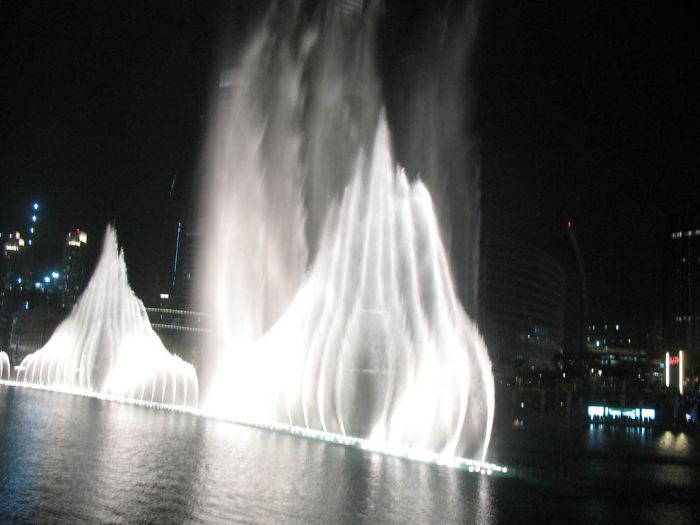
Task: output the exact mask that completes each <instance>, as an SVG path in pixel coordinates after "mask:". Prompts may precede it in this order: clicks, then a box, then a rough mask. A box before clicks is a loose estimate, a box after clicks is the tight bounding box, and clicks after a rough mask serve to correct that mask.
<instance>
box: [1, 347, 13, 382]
mask: <svg viewBox="0 0 700 525" xmlns="http://www.w3.org/2000/svg"><path fill="white" fill-rule="evenodd" d="M11 374H12V371H11V368H10V358H9V357H8V355H7V352H0V381H2V380H5V379H10V376H11Z"/></svg>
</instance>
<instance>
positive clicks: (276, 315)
mask: <svg viewBox="0 0 700 525" xmlns="http://www.w3.org/2000/svg"><path fill="white" fill-rule="evenodd" d="M351 4H352V5H351ZM321 5H323V3H321ZM338 5H343V6H344V7H345V8H348V9H349V7H352V6H355V7H353V8H352V9H350V10H349V11H348V9H335V7H337V6H336V5H335V4H332V5H331V4H329V5H328V6H326V7H327V8H328V9H323V8H319V9H317V10H316V11H314V12H313V13H312V16H311V17H310V18H309V14H308V13H305V12H304V11H303V10H302V9H301V3H298V2H290V3H288V4H284V3H282V4H275V6H274V7H273V9H272V11H271V12H270V13H269V14H268V17H267V19H266V21H265V23H264V24H263V26H262V28H261V29H260V30H259V31H258V33H257V34H256V35H255V37H254V38H253V40H252V42H251V43H250V45H249V47H248V49H247V51H246V53H245V55H244V58H243V65H242V67H241V68H240V69H239V70H238V73H237V77H238V78H237V79H236V82H235V85H236V90H235V92H234V93H233V98H232V100H231V101H230V102H231V104H230V111H220V112H219V114H218V117H217V119H216V122H215V125H214V128H213V131H212V134H211V137H210V143H209V145H208V147H207V151H208V159H207V176H206V179H205V184H204V189H203V193H202V210H203V212H202V213H201V216H202V218H203V221H202V225H201V226H202V231H206V232H207V235H206V238H207V240H208V241H209V243H208V244H206V245H204V246H202V250H201V254H202V255H201V256H202V270H203V271H202V274H203V275H204V276H206V278H205V280H204V282H202V283H200V285H201V290H202V297H201V300H202V301H203V307H204V308H205V309H207V310H213V314H214V318H215V324H216V326H214V327H213V328H214V330H213V333H214V334H215V335H214V337H213V338H212V339H211V340H209V341H208V343H209V347H208V348H209V349H208V351H207V362H205V363H203V364H204V365H205V366H206V365H208V366H209V369H208V370H205V372H204V376H200V377H199V381H198V378H197V374H196V373H195V369H194V367H193V366H192V365H191V364H189V363H186V362H184V361H182V360H181V359H180V358H179V357H177V356H175V355H173V354H171V353H169V352H168V351H167V350H166V348H165V347H164V346H163V344H162V343H161V341H160V339H159V338H158V336H157V335H156V334H155V332H154V331H153V329H152V327H151V326H150V323H149V321H148V318H147V315H146V311H145V308H144V306H143V304H142V302H141V301H140V300H139V299H138V298H137V297H136V296H135V295H134V293H133V291H132V290H131V288H130V287H129V284H128V280H127V275H126V266H125V262H124V255H123V252H121V251H120V250H119V248H118V245H117V238H116V232H115V231H114V229H113V228H112V227H108V228H107V231H106V234H105V240H104V246H103V251H102V255H101V258H100V260H99V263H98V265H97V267H96V269H95V272H94V274H93V276H92V278H91V280H90V282H89V284H88V286H87V288H86V290H85V291H84V292H83V294H82V295H81V297H80V298H79V300H78V302H77V304H76V305H75V307H74V309H73V311H72V312H71V313H70V315H69V316H68V318H67V319H66V320H65V321H63V323H61V325H59V327H58V328H57V329H56V332H55V333H54V335H53V336H52V337H51V339H50V340H49V341H48V343H47V344H46V345H45V346H44V347H43V348H41V349H39V350H38V351H36V352H34V353H33V354H30V355H28V356H26V357H25V358H24V360H23V361H22V363H21V364H20V366H18V367H17V368H16V371H17V374H16V379H15V380H14V381H8V380H7V379H8V378H9V360H8V359H7V355H6V354H5V353H0V383H4V384H13V385H19V386H28V387H34V388H45V389H50V390H58V391H64V392H68V393H73V394H80V395H88V396H93V397H98V398H101V399H109V400H116V401H122V402H129V403H136V404H142V405H146V406H153V407H157V408H171V409H177V410H180V411H184V412H189V413H194V414H201V415H205V416H211V417H217V418H222V419H227V420H232V421H235V422H239V423H244V424H249V425H254V426H257V427H262V428H269V429H273V430H278V431H284V432H289V433H292V434H294V435H301V436H305V437H309V438H313V439H321V440H324V441H328V442H332V443H340V444H344V445H351V446H358V447H361V448H363V449H366V450H371V451H378V452H381V453H384V454H392V455H396V456H400V457H405V458H409V459H413V460H418V461H428V462H436V463H440V464H444V465H449V466H452V467H458V468H468V469H469V470H470V471H478V472H482V473H485V474H491V473H492V471H496V472H506V470H507V469H505V467H500V466H498V465H493V464H490V463H486V462H484V459H485V457H486V452H487V449H488V445H489V441H490V437H491V427H492V424H493V414H494V384H493V376H492V374H491V364H490V361H489V358H488V353H487V350H486V347H485V345H484V342H483V339H482V338H481V336H480V334H479V332H478V329H477V327H476V325H475V324H474V323H473V322H472V320H471V319H470V318H469V316H468V315H467V314H466V313H465V310H464V308H463V306H462V304H461V303H460V300H459V298H458V295H457V292H456V287H455V283H454V281H453V278H452V270H451V267H450V266H451V265H450V262H449V257H448V251H447V250H446V249H445V246H444V243H443V235H444V233H443V231H442V230H441V228H440V225H439V219H438V216H439V214H437V213H436V210H435V209H434V207H433V200H432V198H431V194H430V192H429V190H428V188H427V186H426V185H424V183H423V182H421V180H413V181H411V180H409V178H408V176H407V175H406V173H405V172H404V170H403V169H402V168H401V167H399V166H398V165H397V163H396V161H395V159H394V156H393V152H392V146H391V140H390V132H389V126H388V123H387V118H386V116H385V113H384V111H383V110H382V106H383V104H382V102H381V97H380V89H379V87H378V85H379V82H378V80H377V78H376V74H375V66H374V62H373V60H372V56H373V49H374V48H373V38H372V35H373V32H374V23H373V20H374V13H372V9H371V8H370V9H369V14H366V15H362V14H361V13H360V12H359V11H358V10H357V9H356V7H357V6H356V4H353V3H350V4H347V5H346V4H343V3H341V4H338ZM334 6H335V7H334ZM473 200H475V199H474V198H472V199H471V201H473ZM471 213H473V214H474V213H476V212H471ZM477 215H478V213H477ZM443 220H444V219H443ZM477 223H478V221H476V222H474V224H477ZM475 238H478V235H474V232H471V234H470V239H471V241H470V245H471V244H472V241H473V239H475ZM472 281H473V279H471V280H470V281H469V282H472ZM471 294H472V295H473V290H471ZM199 384H203V385H205V386H206V387H207V390H206V396H203V400H202V401H201V402H200V396H199ZM462 455H466V456H468V457H469V458H478V459H467V458H465V457H462Z"/></svg>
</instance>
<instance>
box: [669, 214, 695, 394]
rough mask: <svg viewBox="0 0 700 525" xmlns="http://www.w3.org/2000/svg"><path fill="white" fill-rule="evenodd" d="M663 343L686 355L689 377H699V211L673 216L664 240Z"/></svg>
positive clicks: (670, 349)
mask: <svg viewBox="0 0 700 525" xmlns="http://www.w3.org/2000/svg"><path fill="white" fill-rule="evenodd" d="M665 274H666V280H665V293H664V295H665V297H664V299H665V300H664V345H665V347H666V351H668V352H670V353H671V354H673V355H678V352H679V351H681V350H682V351H684V352H685V355H686V359H687V361H686V365H685V366H686V368H685V370H686V374H687V375H686V377H690V378H695V379H694V380H695V381H697V376H700V211H698V210H694V211H690V212H687V213H685V214H683V215H679V216H676V217H673V218H672V219H671V220H670V221H669V228H668V230H667V233H666V239H665Z"/></svg>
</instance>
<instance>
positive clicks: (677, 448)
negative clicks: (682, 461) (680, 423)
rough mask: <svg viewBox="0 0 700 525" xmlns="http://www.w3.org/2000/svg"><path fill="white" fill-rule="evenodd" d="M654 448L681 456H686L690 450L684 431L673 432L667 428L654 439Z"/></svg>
mask: <svg viewBox="0 0 700 525" xmlns="http://www.w3.org/2000/svg"><path fill="white" fill-rule="evenodd" d="M656 449H657V450H658V451H659V452H661V453H664V454H669V455H677V456H682V457H688V456H689V455H690V452H691V448H690V444H689V442H688V436H687V435H686V434H685V433H684V432H681V433H679V434H674V433H673V432H670V431H668V430H667V431H665V432H664V433H663V434H661V436H660V437H659V438H658V439H657V440H656Z"/></svg>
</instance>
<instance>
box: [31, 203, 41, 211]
mask: <svg viewBox="0 0 700 525" xmlns="http://www.w3.org/2000/svg"><path fill="white" fill-rule="evenodd" d="M32 208H34V209H35V210H38V209H39V203H38V202H35V203H34V204H32Z"/></svg>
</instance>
